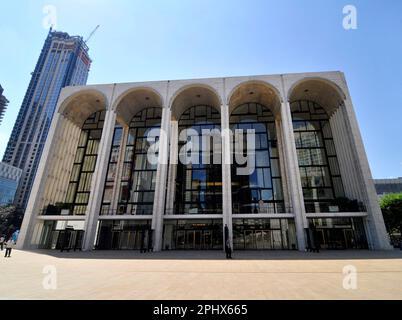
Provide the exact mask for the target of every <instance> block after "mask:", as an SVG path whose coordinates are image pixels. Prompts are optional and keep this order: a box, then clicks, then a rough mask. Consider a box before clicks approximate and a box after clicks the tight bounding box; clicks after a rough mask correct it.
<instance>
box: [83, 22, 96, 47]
mask: <svg viewBox="0 0 402 320" xmlns="http://www.w3.org/2000/svg"><path fill="white" fill-rule="evenodd" d="M99 27H100V25H99V24H98V25H97V26H96V28H95V29H94V31H92V32H91V34H90V35H89V36H88V38H87V39H86V40H85V44H87V43H88V41H89V40H90V39H91V38H92V36H93V35H94V34H95V32H96V31H97V30H98V29H99Z"/></svg>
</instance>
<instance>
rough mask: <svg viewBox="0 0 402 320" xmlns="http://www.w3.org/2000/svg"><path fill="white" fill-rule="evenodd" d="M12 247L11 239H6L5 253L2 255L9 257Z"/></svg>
mask: <svg viewBox="0 0 402 320" xmlns="http://www.w3.org/2000/svg"><path fill="white" fill-rule="evenodd" d="M13 247H14V241H13V239H11V238H10V239H8V241H7V242H6V254H5V255H4V258H7V257H8V258H10V257H11V250H12V249H13Z"/></svg>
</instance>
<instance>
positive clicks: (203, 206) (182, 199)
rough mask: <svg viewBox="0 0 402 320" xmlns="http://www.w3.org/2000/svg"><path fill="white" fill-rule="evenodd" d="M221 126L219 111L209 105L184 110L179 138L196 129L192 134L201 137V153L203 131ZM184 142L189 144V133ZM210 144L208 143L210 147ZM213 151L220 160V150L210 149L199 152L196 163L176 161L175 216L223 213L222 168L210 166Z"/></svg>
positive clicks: (214, 165) (181, 144)
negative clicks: (177, 162)
mask: <svg viewBox="0 0 402 320" xmlns="http://www.w3.org/2000/svg"><path fill="white" fill-rule="evenodd" d="M220 127H221V126H220V114H219V111H218V110H216V109H215V108H213V107H210V106H203V105H202V106H194V107H191V108H189V109H187V110H186V111H185V112H184V113H183V114H182V116H181V117H180V120H179V135H180V133H181V132H182V131H183V130H186V129H192V130H195V131H194V133H195V132H196V133H197V135H198V137H200V140H199V142H200V150H207V149H206V148H204V143H205V141H203V140H202V139H201V134H202V131H203V130H213V129H218V130H220ZM219 137H220V135H219ZM187 139H188V140H187V141H190V139H191V136H190V134H188V135H187ZM211 139H212V136H211ZM187 141H179V150H182V147H183V146H184V144H185V143H187ZM212 145H213V143H211V140H210V146H212ZM219 145H220V142H219ZM214 151H215V152H217V153H219V154H218V157H219V159H220V160H221V158H220V157H221V155H220V150H216V149H215V150H214V148H212V147H211V148H210V149H209V150H208V151H207V152H206V153H207V154H205V153H204V152H199V155H198V164H195V163H190V164H183V163H182V162H181V161H179V164H178V165H177V177H176V198H175V199H176V201H175V208H174V210H175V214H221V213H222V166H221V164H214V163H213V162H214V161H213V159H214ZM183 152H184V151H183ZM208 158H209V161H206V160H205V159H208ZM215 158H216V154H215ZM220 163H221V161H220Z"/></svg>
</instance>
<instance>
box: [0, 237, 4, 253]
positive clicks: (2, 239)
mask: <svg viewBox="0 0 402 320" xmlns="http://www.w3.org/2000/svg"><path fill="white" fill-rule="evenodd" d="M4 241H5V238H4V237H3V236H1V237H0V247H1V251H3V247H4Z"/></svg>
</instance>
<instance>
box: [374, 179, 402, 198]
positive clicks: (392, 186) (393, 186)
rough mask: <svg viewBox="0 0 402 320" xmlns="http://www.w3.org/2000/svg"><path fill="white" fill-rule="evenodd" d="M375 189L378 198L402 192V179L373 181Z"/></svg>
mask: <svg viewBox="0 0 402 320" xmlns="http://www.w3.org/2000/svg"><path fill="white" fill-rule="evenodd" d="M374 184H375V189H376V191H377V194H378V195H379V196H383V195H385V194H389V193H401V192H402V178H396V179H374Z"/></svg>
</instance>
